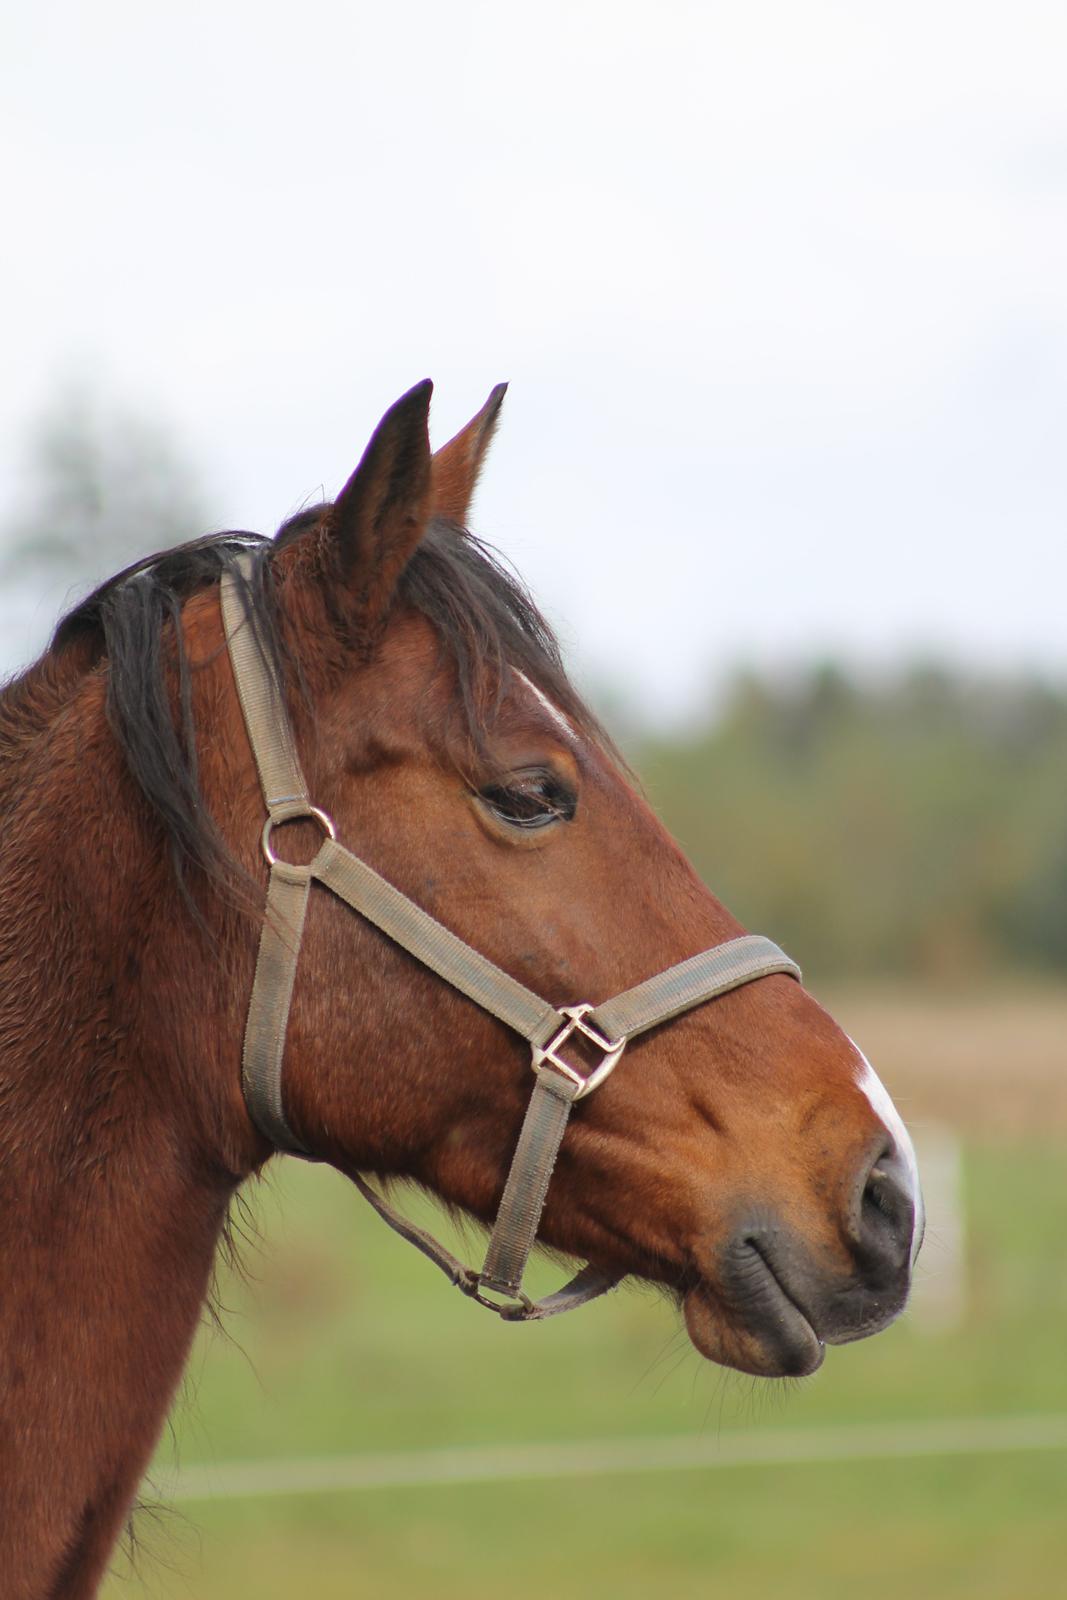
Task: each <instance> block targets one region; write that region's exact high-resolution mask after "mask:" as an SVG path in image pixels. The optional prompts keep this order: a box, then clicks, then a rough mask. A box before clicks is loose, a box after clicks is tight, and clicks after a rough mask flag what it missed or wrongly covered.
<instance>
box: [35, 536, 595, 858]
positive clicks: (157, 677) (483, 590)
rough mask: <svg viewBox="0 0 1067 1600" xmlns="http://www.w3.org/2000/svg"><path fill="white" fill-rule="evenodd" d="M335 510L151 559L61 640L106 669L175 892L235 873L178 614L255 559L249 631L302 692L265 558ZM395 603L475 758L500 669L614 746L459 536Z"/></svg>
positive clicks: (60, 631) (492, 564) (485, 560)
mask: <svg viewBox="0 0 1067 1600" xmlns="http://www.w3.org/2000/svg"><path fill="white" fill-rule="evenodd" d="M329 509H330V508H329V507H322V508H319V509H316V510H315V511H309V512H301V513H300V514H298V515H297V516H296V517H293V518H291V519H290V520H289V521H288V522H286V523H285V524H284V525H283V526H282V527H281V528H280V529H279V531H278V533H277V535H276V536H275V538H274V539H273V540H270V539H266V538H263V537H262V536H260V535H257V534H251V533H222V534H216V535H213V536H210V537H208V538H203V539H196V540H193V541H191V542H190V543H188V544H183V545H178V546H176V547H175V548H174V549H172V550H167V551H164V552H162V553H161V554H159V555H154V556H149V557H148V558H146V559H145V560H143V561H140V562H138V563H136V564H135V565H134V566H132V567H128V568H127V569H126V570H125V571H123V572H120V573H118V574H117V575H116V576H115V577H113V578H110V579H108V581H107V582H106V583H104V584H102V585H101V586H100V587H99V588H98V589H96V590H95V591H94V592H93V593H92V594H91V595H89V596H88V598H87V599H85V600H83V601H81V602H80V604H78V605H77V606H75V607H74V608H73V610H71V611H70V612H68V613H67V614H66V616H64V617H63V618H62V620H61V621H60V623H59V624H58V626H57V628H56V631H55V635H54V637H53V640H52V650H53V651H55V652H57V653H63V652H65V651H67V650H68V649H70V648H72V647H74V646H75V645H76V646H78V647H79V649H80V650H81V651H82V652H84V653H85V654H86V657H87V659H88V661H89V662H92V661H100V660H103V659H105V658H106V670H107V673H108V697H107V711H108V718H109V721H110V723H111V726H112V728H113V730H114V733H115V736H116V738H117V739H118V741H119V744H120V746H121V748H122V750H123V753H124V755H125V758H126V761H127V764H128V766H129V769H130V772H131V773H132V775H133V777H134V779H135V781H136V782H137V784H138V786H139V787H140V789H141V790H142V792H143V793H144V795H145V797H146V798H147V800H148V801H149V803H150V805H151V807H152V809H153V810H154V812H155V813H156V815H157V816H158V818H159V820H160V822H161V823H162V825H163V829H164V832H165V834H166V837H167V840H168V843H169V845H170V849H171V853H172V857H173V860H174V865H175V869H176V871H177V873H178V875H179V878H180V880H181V881H182V883H183V886H185V885H186V872H187V869H188V868H189V867H193V868H197V869H200V870H201V871H202V872H204V873H206V874H207V875H208V876H209V878H211V879H212V880H213V881H215V882H216V883H220V884H229V885H231V886H232V885H233V883H234V864H233V862H232V860H231V858H230V855H229V852H228V850H227V849H226V846H225V844H224V843H223V840H222V837H221V835H220V833H219V831H218V828H217V826H216V824H215V821H214V819H213V818H212V817H211V816H210V815H209V814H208V812H207V811H206V809H205V807H204V805H203V802H202V798H201V794H200V784H199V777H198V767H197V751H196V728H195V723H194V718H193V712H192V691H191V681H190V669H189V662H188V659H187V657H186V652H185V647H184V641H183V637H182V631H181V629H180V627H178V625H177V624H178V620H179V616H180V612H181V608H182V606H183V604H184V603H185V602H186V601H187V600H188V599H189V598H190V597H191V596H192V595H193V594H195V593H196V592H197V591H199V590H202V589H206V588H209V587H214V586H216V585H217V584H218V583H219V581H220V579H221V577H222V574H223V573H224V572H226V571H228V570H232V569H233V567H234V564H235V562H236V560H237V557H238V555H239V554H240V553H241V552H242V551H247V550H252V551H253V552H254V553H255V555H256V557H257V559H256V561H255V567H254V575H253V578H252V582H251V585H250V586H249V591H248V592H249V599H250V604H251V615H252V620H253V623H254V625H255V627H256V629H257V632H258V634H259V638H260V642H261V645H262V647H263V649H264V650H265V651H266V653H267V654H268V656H269V658H270V659H271V660H272V662H273V663H274V666H275V668H276V670H277V671H278V673H279V676H280V678H281V679H282V681H283V682H284V681H286V680H288V681H292V680H293V675H294V673H295V674H297V675H298V680H297V681H299V662H297V661H293V660H291V659H288V657H287V653H286V651H285V648H284V645H283V641H282V638H281V634H280V630H279V627H278V617H277V611H276V606H275V598H274V589H273V584H272V581H271V560H270V558H271V555H272V553H273V552H274V550H275V549H278V548H280V547H282V546H285V545H288V544H290V543H292V542H293V541H295V540H298V539H301V538H303V537H306V536H310V535H311V534H312V533H313V531H314V530H315V529H316V528H317V527H318V526H319V525H320V523H321V522H322V520H323V518H324V517H325V515H326V514H327V512H328V511H329ZM397 598H398V603H399V604H401V605H407V606H410V607H412V608H414V609H415V610H417V611H420V612H421V613H422V614H423V615H424V616H425V617H426V618H427V619H428V621H429V622H430V623H431V624H432V625H433V627H434V629H435V631H436V633H437V636H438V640H439V642H440V647H441V651H442V654H443V656H444V657H445V658H446V659H447V660H448V661H449V662H450V663H451V665H452V667H453V669H454V673H455V682H456V686H457V693H458V705H457V711H458V713H459V715H460V716H461V717H462V718H463V722H464V726H465V731H466V733H467V736H468V738H469V739H470V741H471V742H472V744H473V745H474V746H475V747H476V748H479V747H482V746H483V745H484V742H485V739H486V736H487V734H488V732H489V730H490V728H491V725H492V721H493V718H494V716H495V714H496V711H497V709H498V706H499V701H500V697H501V695H502V693H503V689H504V684H505V678H506V674H505V671H504V669H505V668H506V667H507V666H511V667H514V668H516V669H517V670H518V671H520V672H522V673H524V674H525V675H526V677H528V678H529V679H530V681H531V682H532V683H534V684H536V685H537V687H538V688H539V689H541V690H542V691H543V692H544V693H545V694H546V695H547V696H548V697H549V698H550V699H551V700H552V701H553V703H554V704H555V705H557V706H559V708H560V710H561V711H562V712H563V713H564V714H565V715H566V716H567V717H569V718H570V719H571V720H572V721H573V722H574V724H575V726H576V727H579V728H581V729H582V730H583V731H584V732H586V733H588V734H589V735H590V736H591V737H592V738H594V739H595V740H596V741H597V742H598V743H601V744H604V745H605V746H607V745H608V741H607V739H606V736H605V735H604V733H603V731H602V730H601V728H600V727H599V724H598V723H597V721H596V719H595V717H594V716H593V715H592V713H591V712H590V711H589V709H588V707H586V706H585V705H584V704H583V702H582V700H581V699H580V697H579V696H578V694H577V692H576V691H575V689H574V687H573V686H572V684H571V683H570V681H569V679H568V678H567V675H566V672H565V670H564V667H563V663H562V660H561V658H560V651H559V646H558V644H557V642H556V639H555V637H554V635H553V633H552V630H551V629H550V627H549V626H548V624H547V622H546V621H545V619H544V618H543V617H542V615H541V613H540V612H539V610H538V609H537V606H536V605H535V603H534V601H533V600H532V598H531V597H530V595H529V593H528V591H527V590H526V588H525V587H524V585H523V584H522V582H521V581H520V580H519V579H518V578H517V577H516V576H515V574H513V573H512V572H511V571H509V570H508V569H507V568H506V567H505V566H504V565H503V564H502V563H501V561H500V560H499V559H498V557H497V556H496V555H495V554H494V553H493V552H492V551H491V550H490V549H489V548H488V547H487V546H486V545H484V544H482V543H481V542H480V541H479V540H477V539H476V538H474V537H473V535H471V534H470V533H468V532H467V531H466V530H465V529H462V528H459V527H457V526H456V525H455V524H453V523H449V522H445V521H443V520H437V521H435V522H433V523H432V524H431V526H430V528H429V530H428V531H427V534H426V536H425V538H424V539H423V541H422V543H421V544H420V546H419V548H418V550H417V551H416V552H415V555H414V556H413V557H412V559H411V561H410V562H409V564H408V566H407V568H406V570H405V572H404V575H403V577H402V579H401V582H400V586H399V593H398V597H397ZM168 625H169V626H168ZM168 659H170V660H171V661H174V662H175V663H176V667H177V681H178V714H177V716H175V712H174V707H173V704H172V700H171V695H170V693H169V691H168V687H167V675H166V671H165V668H166V665H167V662H168Z"/></svg>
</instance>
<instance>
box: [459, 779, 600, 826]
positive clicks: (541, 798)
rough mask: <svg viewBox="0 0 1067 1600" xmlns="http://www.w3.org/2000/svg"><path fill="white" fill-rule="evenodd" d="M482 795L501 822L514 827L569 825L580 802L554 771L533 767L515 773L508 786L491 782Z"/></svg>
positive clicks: (480, 792) (480, 791)
mask: <svg viewBox="0 0 1067 1600" xmlns="http://www.w3.org/2000/svg"><path fill="white" fill-rule="evenodd" d="M479 794H480V796H481V798H482V800H483V801H484V802H485V804H486V805H487V806H488V807H489V810H490V811H491V812H492V813H493V815H494V817H496V818H497V819H498V820H499V821H500V822H506V823H507V824H508V825H509V827H512V828H546V827H548V825H549V824H550V823H553V822H570V820H571V818H572V817H573V816H574V813H575V811H576V810H577V809H578V800H577V797H576V796H575V794H574V793H573V791H572V790H570V789H569V788H567V787H566V786H565V785H564V784H563V783H561V782H560V780H559V779H558V778H557V777H556V775H555V773H553V772H546V771H543V770H542V769H540V768H533V769H531V770H530V771H528V772H515V773H512V775H511V776H510V777H509V778H508V780H507V782H506V783H491V784H488V785H487V786H486V787H485V788H484V789H481V790H479Z"/></svg>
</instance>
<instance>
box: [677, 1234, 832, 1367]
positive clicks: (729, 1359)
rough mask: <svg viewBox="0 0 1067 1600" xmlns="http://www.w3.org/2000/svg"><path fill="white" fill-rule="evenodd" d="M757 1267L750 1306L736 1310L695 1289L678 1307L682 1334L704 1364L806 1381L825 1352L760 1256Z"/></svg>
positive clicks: (708, 1290) (707, 1290) (704, 1287)
mask: <svg viewBox="0 0 1067 1600" xmlns="http://www.w3.org/2000/svg"><path fill="white" fill-rule="evenodd" d="M757 1254H758V1252H757ZM759 1261H760V1264H761V1267H762V1269H763V1270H762V1272H761V1283H760V1292H759V1296H758V1299H757V1300H756V1301H755V1302H752V1301H750V1302H749V1303H748V1304H746V1305H744V1306H740V1305H738V1304H737V1303H736V1302H735V1301H734V1300H733V1299H732V1298H731V1299H724V1298H723V1296H722V1295H721V1294H719V1293H718V1292H717V1291H716V1290H715V1289H714V1288H713V1286H712V1285H711V1284H710V1283H700V1284H698V1285H697V1286H696V1287H695V1288H693V1289H690V1290H689V1292H688V1293H687V1294H686V1296H685V1299H684V1302H683V1306H684V1311H685V1325H686V1330H687V1332H688V1334H689V1337H690V1339H691V1340H692V1342H693V1344H694V1346H695V1347H696V1349H697V1350H698V1351H699V1352H700V1354H701V1355H702V1356H704V1357H705V1358H706V1359H707V1360H708V1361H715V1362H718V1363H719V1364H720V1365H723V1366H728V1367H735V1368H737V1369H738V1370H739V1371H742V1372H751V1373H754V1374H755V1375H757V1376H760V1377H806V1376H807V1375H808V1374H809V1373H812V1372H814V1371H815V1370H816V1369H817V1368H818V1367H820V1366H821V1365H822V1361H823V1357H824V1355H825V1354H826V1347H825V1345H824V1343H823V1341H822V1340H821V1339H820V1338H819V1335H818V1334H817V1333H816V1331H815V1329H814V1328H813V1327H812V1325H811V1323H810V1321H809V1320H808V1318H807V1316H806V1315H805V1313H804V1312H803V1311H802V1310H801V1309H800V1307H799V1306H798V1305H797V1304H796V1302H795V1301H794V1300H793V1299H791V1298H790V1296H789V1294H788V1293H787V1291H786V1290H785V1288H784V1287H783V1286H782V1284H781V1282H780V1281H779V1279H778V1277H777V1275H776V1274H775V1273H774V1271H773V1270H772V1268H771V1267H770V1265H769V1264H768V1263H767V1261H766V1260H765V1258H764V1257H763V1256H762V1255H759Z"/></svg>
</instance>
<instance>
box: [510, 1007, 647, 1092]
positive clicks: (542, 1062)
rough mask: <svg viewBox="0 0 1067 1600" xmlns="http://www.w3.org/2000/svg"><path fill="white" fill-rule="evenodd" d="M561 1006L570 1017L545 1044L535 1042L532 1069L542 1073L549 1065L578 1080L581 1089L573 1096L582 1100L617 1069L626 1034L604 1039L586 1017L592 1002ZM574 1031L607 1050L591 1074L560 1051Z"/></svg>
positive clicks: (575, 1080)
mask: <svg viewBox="0 0 1067 1600" xmlns="http://www.w3.org/2000/svg"><path fill="white" fill-rule="evenodd" d="M559 1009H560V1011H561V1012H562V1014H563V1015H564V1016H565V1017H568V1018H569V1019H570V1020H569V1021H568V1022H565V1023H564V1024H563V1026H562V1028H560V1030H559V1032H558V1033H556V1034H554V1035H553V1037H552V1038H551V1039H550V1040H549V1041H548V1043H547V1044H546V1045H536V1044H535V1045H534V1046H533V1069H534V1071H535V1072H538V1073H539V1072H540V1071H541V1070H542V1068H544V1067H547V1068H548V1070H549V1071H550V1072H558V1073H560V1074H561V1075H562V1076H563V1077H564V1078H567V1079H569V1080H570V1082H571V1083H574V1084H577V1086H578V1092H577V1094H576V1095H575V1096H574V1098H575V1099H576V1100H580V1099H581V1098H582V1096H583V1095H586V1094H592V1092H593V1090H594V1089H596V1088H599V1086H600V1085H601V1084H602V1083H603V1082H604V1079H605V1078H606V1077H608V1076H609V1074H610V1073H612V1072H614V1070H615V1067H616V1064H617V1063H618V1060H619V1057H620V1056H621V1055H622V1053H623V1051H624V1050H625V1049H626V1036H625V1035H623V1037H622V1038H621V1039H605V1038H604V1035H603V1034H602V1033H601V1032H600V1030H599V1029H598V1028H593V1027H590V1025H589V1023H588V1022H586V1021H585V1018H586V1017H587V1016H588V1015H589V1013H590V1012H591V1011H592V1009H593V1007H592V1006H590V1005H583V1006H560V1008H559ZM575 1032H577V1033H580V1034H581V1035H582V1036H583V1038H586V1039H588V1040H589V1042H590V1044H593V1045H595V1046H596V1048H597V1049H598V1050H603V1052H604V1059H603V1061H601V1063H600V1064H599V1066H596V1067H594V1068H593V1070H592V1072H591V1073H589V1075H588V1077H584V1076H583V1075H582V1073H580V1072H579V1071H577V1069H576V1068H574V1067H572V1066H571V1064H570V1062H569V1061H564V1059H563V1057H562V1056H561V1055H560V1054H559V1052H560V1050H561V1049H562V1047H563V1045H565V1044H566V1042H567V1040H568V1039H569V1038H570V1036H571V1034H572V1033H575Z"/></svg>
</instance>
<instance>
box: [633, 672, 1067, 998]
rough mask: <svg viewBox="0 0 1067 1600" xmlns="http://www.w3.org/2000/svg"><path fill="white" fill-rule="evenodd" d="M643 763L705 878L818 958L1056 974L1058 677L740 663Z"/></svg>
mask: <svg viewBox="0 0 1067 1600" xmlns="http://www.w3.org/2000/svg"><path fill="white" fill-rule="evenodd" d="M636 765H637V767H638V770H639V771H640V773H641V775H642V777H643V778H644V780H645V784H646V787H647V790H648V793H649V796H650V798H651V799H652V800H653V802H654V803H655V804H656V805H657V807H658V809H659V810H660V811H661V812H662V814H663V816H664V819H665V820H666V822H667V823H668V825H669V826H670V827H671V828H672V829H673V831H674V832H675V833H676V834H677V835H678V837H679V838H680V839H681V842H682V844H683V845H684V847H685V849H686V850H687V851H688V853H689V854H690V856H691V857H692V859H693V861H694V864H695V865H696V867H697V870H698V871H699V872H700V873H701V874H702V876H703V877H704V879H705V881H706V882H707V883H708V884H709V885H710V886H711V887H712V888H713V889H714V891H715V892H716V893H717V894H720V895H721V896H722V898H723V899H724V901H725V902H726V904H727V905H729V906H730V907H731V909H732V910H734V911H735V912H736V913H737V915H738V916H740V917H741V919H742V920H743V921H744V922H746V923H747V924H748V925H749V926H750V927H754V928H759V929H760V931H761V932H764V933H769V934H771V935H772V936H773V937H775V938H778V939H780V941H781V942H782V943H783V944H784V945H785V946H786V948H787V949H789V950H790V951H791V952H792V953H793V954H794V955H796V956H797V957H798V959H799V960H800V961H801V962H802V964H803V965H805V966H806V967H810V969H811V970H812V972H822V973H855V974H861V973H862V974H879V975H888V974H893V973H897V974H909V975H916V974H925V975H928V976H936V977H957V976H964V975H969V976H973V975H974V974H975V973H978V972H983V971H989V970H992V969H994V968H995V969H998V970H1001V969H1004V968H1014V969H1016V970H1024V969H1031V970H1040V969H1044V970H1048V971H1058V972H1060V973H1063V972H1065V970H1067V693H1065V692H1064V691H1063V690H1062V689H1055V688H1053V687H1051V686H1049V685H1048V684H1044V683H1039V682H1035V681H1026V680H1023V681H1012V680H1010V679H998V680H995V681H983V680H978V679H974V678H971V677H968V676H966V675H964V674H960V673H956V672H952V671H951V670H948V669H945V668H943V667H938V666H935V665H932V664H930V663H917V664H915V665H913V666H912V667H910V668H908V669H906V670H905V671H904V672H903V673H902V674H900V675H899V676H898V677H897V678H895V679H893V680H891V681H888V682H884V683H881V684H872V683H869V682H867V683H865V682H863V681H862V680H856V679H854V678H851V677H849V676H848V675H847V674H846V673H845V672H844V671H842V669H840V668H838V667H831V666H827V665H825V664H824V665H821V666H818V667H816V668H814V669H813V670H812V671H810V672H808V673H805V674H802V675H800V676H799V677H797V678H794V679H792V680H790V681H789V682H785V683H782V682H775V681H773V680H771V679H767V678H758V677H756V676H754V675H752V674H748V675H746V676H745V677H744V678H742V679H739V680H738V682H737V684H736V686H735V691H734V693H733V694H732V695H731V696H728V698H727V701H726V704H725V708H724V710H723V712H722V715H721V716H720V717H719V718H718V719H717V720H716V721H715V723H714V724H712V725H710V726H707V727H705V728H704V729H702V730H697V731H695V732H693V733H686V734H684V735H677V736H675V737H673V738H671V739H669V740H658V741H652V740H646V742H645V744H644V746H643V748H640V749H639V750H638V751H637V752H636Z"/></svg>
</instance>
